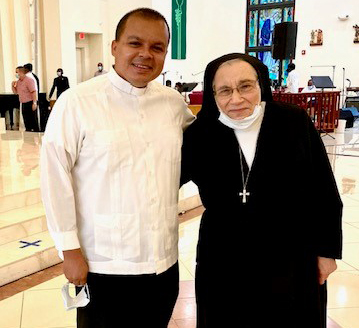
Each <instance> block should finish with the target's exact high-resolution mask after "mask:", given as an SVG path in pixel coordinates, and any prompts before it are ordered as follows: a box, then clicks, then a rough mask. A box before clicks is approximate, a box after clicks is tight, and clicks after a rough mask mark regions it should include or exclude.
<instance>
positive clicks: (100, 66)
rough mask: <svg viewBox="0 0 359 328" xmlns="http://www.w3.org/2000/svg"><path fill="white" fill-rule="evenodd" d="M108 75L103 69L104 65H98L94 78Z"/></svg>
mask: <svg viewBox="0 0 359 328" xmlns="http://www.w3.org/2000/svg"><path fill="white" fill-rule="evenodd" d="M106 73H107V71H106V70H104V69H103V65H102V63H98V64H97V71H96V72H95V74H94V76H99V75H102V74H106Z"/></svg>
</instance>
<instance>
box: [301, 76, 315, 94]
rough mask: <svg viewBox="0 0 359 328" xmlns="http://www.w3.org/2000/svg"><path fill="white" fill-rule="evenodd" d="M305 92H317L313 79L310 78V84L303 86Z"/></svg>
mask: <svg viewBox="0 0 359 328" xmlns="http://www.w3.org/2000/svg"><path fill="white" fill-rule="evenodd" d="M305 92H307V93H308V92H317V88H316V87H315V85H314V84H313V81H312V79H310V80H308V85H307V86H306V87H305V88H303V90H302V93H305Z"/></svg>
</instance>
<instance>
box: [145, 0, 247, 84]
mask: <svg viewBox="0 0 359 328" xmlns="http://www.w3.org/2000/svg"><path fill="white" fill-rule="evenodd" d="M246 3H247V2H246V0H226V1H221V0H207V1H206V2H203V1H202V0H188V1H187V58H186V59H185V60H173V59H171V46H170V47H169V50H168V54H167V59H166V63H165V67H164V71H169V72H168V73H167V75H166V79H170V80H172V85H174V84H175V83H176V82H178V81H182V82H201V81H202V80H203V73H201V74H198V75H196V76H193V75H192V74H196V73H198V72H201V71H204V70H205V68H206V66H207V64H208V63H209V62H210V61H211V60H213V59H215V58H217V57H219V56H221V55H223V54H226V53H230V52H244V49H245V32H246V31H245V26H246ZM171 6H172V1H163V0H152V7H153V9H156V10H158V11H159V12H160V13H162V14H163V15H164V16H165V17H166V19H167V21H168V24H169V25H170V27H171V24H172V23H171V22H172V15H171ZM181 76H182V79H181ZM159 81H160V82H162V77H160V78H159ZM197 89H201V86H198V87H197V88H196V90H197Z"/></svg>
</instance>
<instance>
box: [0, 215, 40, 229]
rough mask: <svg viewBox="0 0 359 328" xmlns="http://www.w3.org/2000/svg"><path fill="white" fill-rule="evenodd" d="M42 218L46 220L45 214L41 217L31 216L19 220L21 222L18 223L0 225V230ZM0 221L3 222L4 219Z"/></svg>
mask: <svg viewBox="0 0 359 328" xmlns="http://www.w3.org/2000/svg"><path fill="white" fill-rule="evenodd" d="M42 218H46V215H45V214H41V215H38V216H33V217H31V218H29V219H26V220H21V221H18V222H13V223H9V224H7V225H4V226H2V225H0V230H1V229H5V228H9V227H13V226H16V225H19V224H23V223H26V222H30V221H33V220H37V219H42ZM0 220H3V222H4V221H5V220H4V219H0Z"/></svg>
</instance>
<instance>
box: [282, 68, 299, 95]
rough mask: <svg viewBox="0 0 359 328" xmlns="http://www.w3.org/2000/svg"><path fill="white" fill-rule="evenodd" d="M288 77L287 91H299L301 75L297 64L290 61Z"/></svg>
mask: <svg viewBox="0 0 359 328" xmlns="http://www.w3.org/2000/svg"><path fill="white" fill-rule="evenodd" d="M287 72H288V77H287V88H286V90H285V92H287V93H298V90H299V75H298V73H297V71H296V70H295V64H294V63H290V64H289V65H288V68H287Z"/></svg>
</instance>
